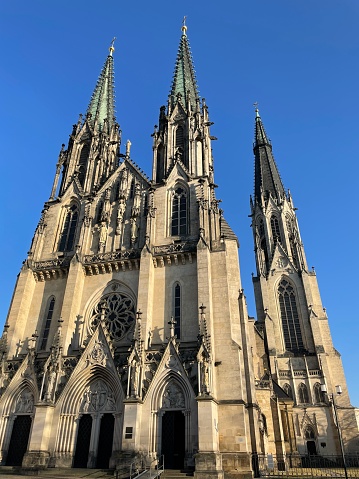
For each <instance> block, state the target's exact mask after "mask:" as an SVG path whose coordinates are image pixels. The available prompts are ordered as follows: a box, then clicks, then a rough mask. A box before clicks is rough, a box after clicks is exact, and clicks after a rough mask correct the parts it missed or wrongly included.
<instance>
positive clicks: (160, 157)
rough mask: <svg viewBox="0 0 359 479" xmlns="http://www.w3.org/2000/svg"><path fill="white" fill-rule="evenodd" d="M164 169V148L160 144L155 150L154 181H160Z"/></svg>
mask: <svg viewBox="0 0 359 479" xmlns="http://www.w3.org/2000/svg"><path fill="white" fill-rule="evenodd" d="M164 169H165V148H164V146H163V145H162V143H161V144H160V145H159V147H158V148H157V164H156V181H157V183H158V182H159V181H161V180H162V178H163V176H164V173H165V172H164Z"/></svg>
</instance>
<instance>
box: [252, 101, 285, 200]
mask: <svg viewBox="0 0 359 479" xmlns="http://www.w3.org/2000/svg"><path fill="white" fill-rule="evenodd" d="M255 112H256V118H255V137H254V145H253V152H254V156H255V166H254V199H255V201H257V202H258V203H261V202H262V195H263V196H264V198H265V199H267V198H268V197H269V195H271V196H272V197H273V199H275V200H279V201H280V199H281V198H283V197H284V196H285V190H284V186H283V183H282V180H281V178H280V175H279V171H278V168H277V165H276V162H275V160H274V156H273V153H272V144H271V142H270V140H269V139H268V137H267V134H266V131H265V129H264V125H263V123H262V119H261V117H260V115H259V111H258V108H256V110H255Z"/></svg>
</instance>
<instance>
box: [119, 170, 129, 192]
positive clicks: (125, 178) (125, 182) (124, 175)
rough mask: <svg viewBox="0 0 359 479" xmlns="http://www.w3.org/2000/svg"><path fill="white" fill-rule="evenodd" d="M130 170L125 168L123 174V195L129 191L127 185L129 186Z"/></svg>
mask: <svg viewBox="0 0 359 479" xmlns="http://www.w3.org/2000/svg"><path fill="white" fill-rule="evenodd" d="M127 175H128V172H127V170H126V169H125V170H123V173H122V176H121V187H120V192H121V193H122V194H123V195H126V192H127V187H128V178H127Z"/></svg>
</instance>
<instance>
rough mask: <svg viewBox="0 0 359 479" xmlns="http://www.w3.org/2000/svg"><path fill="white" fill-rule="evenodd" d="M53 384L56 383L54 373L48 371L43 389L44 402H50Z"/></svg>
mask: <svg viewBox="0 0 359 479" xmlns="http://www.w3.org/2000/svg"><path fill="white" fill-rule="evenodd" d="M55 382H56V371H55V370H54V369H49V370H48V372H47V377H46V387H45V394H44V400H45V401H51V400H52V398H53V392H54V387H55Z"/></svg>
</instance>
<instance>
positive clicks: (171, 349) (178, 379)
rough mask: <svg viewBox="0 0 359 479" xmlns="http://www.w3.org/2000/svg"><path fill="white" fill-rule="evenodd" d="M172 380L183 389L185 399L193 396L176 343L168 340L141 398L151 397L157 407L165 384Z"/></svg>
mask: <svg viewBox="0 0 359 479" xmlns="http://www.w3.org/2000/svg"><path fill="white" fill-rule="evenodd" d="M172 381H174V383H178V385H179V386H180V387H181V389H182V390H183V391H184V393H185V396H186V397H187V400H189V398H190V397H192V398H194V397H195V393H194V391H193V388H192V386H191V383H190V381H189V379H188V376H187V373H186V371H185V369H184V367H183V365H182V361H181V358H180V356H179V354H178V351H177V345H176V344H175V342H174V341H172V340H170V341H169V343H168V345H167V347H166V349H165V351H164V353H163V356H162V359H161V361H160V363H159V365H158V368H157V370H156V372H155V374H154V377H153V379H152V381H151V383H150V385H149V388H148V390H147V392H146V395H145V397H144V399H143V400H144V401H146V400H147V399H148V398H151V397H152V398H153V399H152V401H154V402H156V403H157V407H160V403H161V401H162V400H163V398H162V397H161V394H162V395H163V391H164V390H165V388H166V385H168V384H169V383H171V382H172ZM156 391H157V393H156ZM154 406H155V405H154Z"/></svg>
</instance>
